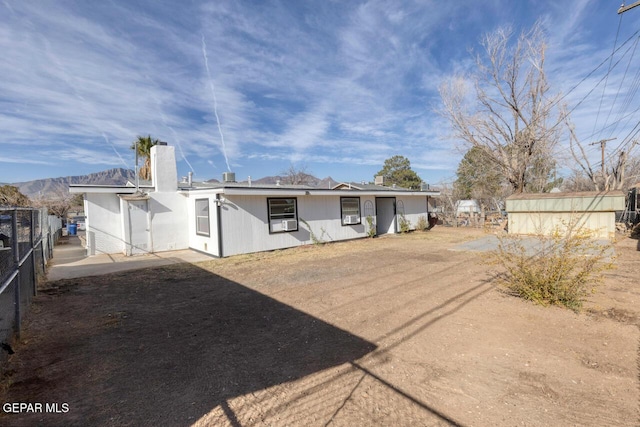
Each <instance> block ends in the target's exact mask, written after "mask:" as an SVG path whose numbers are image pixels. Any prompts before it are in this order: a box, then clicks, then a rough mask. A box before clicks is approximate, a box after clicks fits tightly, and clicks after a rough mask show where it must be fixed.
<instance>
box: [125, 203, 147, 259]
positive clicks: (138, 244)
mask: <svg viewBox="0 0 640 427" xmlns="http://www.w3.org/2000/svg"><path fill="white" fill-rule="evenodd" d="M128 205H129V242H130V245H129V248H130V249H129V255H137V254H146V253H149V252H151V248H150V244H149V241H150V236H149V209H148V204H147V201H146V200H131V201H129V203H128Z"/></svg>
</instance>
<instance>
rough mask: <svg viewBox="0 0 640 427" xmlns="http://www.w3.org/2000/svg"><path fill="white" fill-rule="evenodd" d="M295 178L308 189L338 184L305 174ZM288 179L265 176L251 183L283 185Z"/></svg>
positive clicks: (330, 179) (326, 187)
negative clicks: (279, 183)
mask: <svg viewBox="0 0 640 427" xmlns="http://www.w3.org/2000/svg"><path fill="white" fill-rule="evenodd" d="M297 178H298V179H299V180H300V181H301V182H303V183H304V184H305V185H308V186H309V187H315V188H325V189H329V188H332V187H333V186H335V185H337V184H338V182H337V181H335V180H334V179H333V178H331V177H330V176H328V177H326V178H323V179H320V178H316V177H315V176H313V175H309V174H306V173H305V174H302V176H300V177H297ZM288 179H289V177H287V176H281V175H275V176H265V177H264V178H260V179H256V180H253V181H252V182H253V183H254V184H263V185H275V184H277V183H278V181H280V182H281V183H282V184H284V183H286V182H288Z"/></svg>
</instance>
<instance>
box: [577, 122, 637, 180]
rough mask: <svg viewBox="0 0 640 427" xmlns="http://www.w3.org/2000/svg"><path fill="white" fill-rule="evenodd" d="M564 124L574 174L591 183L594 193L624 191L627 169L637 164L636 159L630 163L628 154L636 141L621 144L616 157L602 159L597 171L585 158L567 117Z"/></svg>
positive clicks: (581, 144)
mask: <svg viewBox="0 0 640 427" xmlns="http://www.w3.org/2000/svg"><path fill="white" fill-rule="evenodd" d="M565 123H566V124H567V127H568V128H569V148H570V151H571V156H572V157H573V160H575V163H576V165H577V171H574V173H581V174H584V176H586V177H587V178H588V179H589V181H591V184H592V189H593V190H596V191H609V190H624V189H626V187H627V186H628V182H627V181H628V179H627V168H628V167H629V166H630V165H635V163H637V159H634V160H633V161H632V162H630V160H629V153H630V152H631V151H633V149H634V147H635V146H636V145H637V143H638V141H637V140H632V141H629V142H627V143H623V144H622V146H621V147H620V149H618V150H616V151H617V153H616V154H617V155H614V156H610V157H609V158H608V160H607V159H606V158H605V159H603V160H604V162H602V160H601V163H600V168H599V169H598V168H594V167H593V165H592V164H591V162H590V161H589V157H588V156H587V153H586V150H585V148H584V143H582V142H581V141H580V140H579V139H578V136H577V135H576V131H575V126H574V125H573V123H571V121H570V119H569V117H565ZM606 141H607V140H601V141H597V142H596V144H598V143H599V144H604V143H606ZM603 150H604V147H603ZM603 154H604V151H603ZM603 157H604V156H603ZM634 162H635V163H634ZM631 179H633V178H631ZM636 179H637V178H636Z"/></svg>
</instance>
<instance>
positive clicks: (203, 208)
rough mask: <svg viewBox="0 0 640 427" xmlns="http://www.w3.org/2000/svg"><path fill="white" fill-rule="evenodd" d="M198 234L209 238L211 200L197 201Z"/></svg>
mask: <svg viewBox="0 0 640 427" xmlns="http://www.w3.org/2000/svg"><path fill="white" fill-rule="evenodd" d="M196 234H198V235H200V236H207V237H208V236H209V235H210V230H209V199H196Z"/></svg>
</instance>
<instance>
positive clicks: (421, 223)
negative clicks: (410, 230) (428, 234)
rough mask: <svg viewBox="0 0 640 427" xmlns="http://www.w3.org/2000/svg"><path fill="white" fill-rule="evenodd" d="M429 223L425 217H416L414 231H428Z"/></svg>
mask: <svg viewBox="0 0 640 427" xmlns="http://www.w3.org/2000/svg"><path fill="white" fill-rule="evenodd" d="M429 228H430V227H429V221H428V220H427V216H426V215H420V216H419V217H418V221H417V222H416V230H418V231H427V230H428V229H429Z"/></svg>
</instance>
